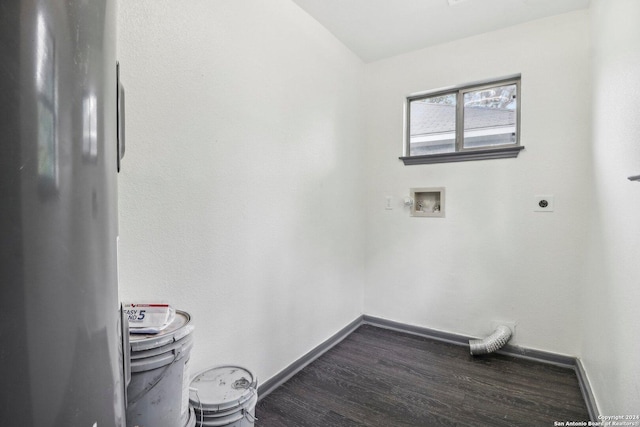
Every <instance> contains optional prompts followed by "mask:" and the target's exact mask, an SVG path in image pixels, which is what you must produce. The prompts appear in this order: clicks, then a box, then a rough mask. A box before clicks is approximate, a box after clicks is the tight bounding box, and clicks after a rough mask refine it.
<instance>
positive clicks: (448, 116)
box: [409, 93, 456, 156]
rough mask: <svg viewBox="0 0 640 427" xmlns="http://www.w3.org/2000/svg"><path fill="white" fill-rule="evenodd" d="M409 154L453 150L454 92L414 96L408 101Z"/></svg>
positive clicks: (450, 151)
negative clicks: (430, 95) (424, 96)
mask: <svg viewBox="0 0 640 427" xmlns="http://www.w3.org/2000/svg"><path fill="white" fill-rule="evenodd" d="M409 108H410V111H409V118H410V121H411V123H410V125H409V155H410V156H421V155H425V154H438V153H452V152H454V151H456V94H455V93H450V94H445V95H439V96H433V97H430V98H422V99H416V100H413V101H411V102H410V103H409Z"/></svg>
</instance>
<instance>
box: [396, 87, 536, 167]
mask: <svg viewBox="0 0 640 427" xmlns="http://www.w3.org/2000/svg"><path fill="white" fill-rule="evenodd" d="M520 82H521V78H520V75H514V76H509V77H503V78H499V79H493V80H487V81H483V82H477V83H471V84H465V85H460V86H454V87H451V88H446V89H440V90H435V91H429V92H422V93H419V94H414V95H410V96H408V97H407V98H406V104H405V132H404V156H403V157H400V160H402V161H403V162H404V164H405V165H416V164H429V163H448V162H461V161H470V160H486V159H502V158H512V157H517V156H518V154H519V153H520V151H521V150H522V149H524V147H523V146H522V145H520V135H521V125H520V123H521V120H520V110H521V84H520ZM507 85H516V101H517V103H516V126H515V142H514V143H509V144H500V145H494V146H489V145H487V146H479V147H467V148H465V147H464V101H463V100H464V94H465V93H468V92H476V91H479V90H483V89H491V88H494V87H498V86H507ZM442 95H456V125H455V151H454V152H449V153H438V154H423V155H413V156H411V155H410V152H411V150H410V143H411V132H410V130H411V108H410V106H411V102H413V101H417V100H420V99H425V98H432V97H436V96H442Z"/></svg>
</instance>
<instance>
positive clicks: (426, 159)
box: [399, 145, 524, 166]
mask: <svg viewBox="0 0 640 427" xmlns="http://www.w3.org/2000/svg"><path fill="white" fill-rule="evenodd" d="M523 149H524V146H522V145H519V146H517V147H506V148H491V149H487V150H475V151H459V152H456V153H442V154H428V155H425V156H409V157H399V159H400V160H402V161H403V162H404V164H405V166H410V165H427V164H431V163H452V162H468V161H471V160H490V159H510V158H513V157H518V154H520V150H523Z"/></svg>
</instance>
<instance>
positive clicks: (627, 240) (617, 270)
mask: <svg viewBox="0 0 640 427" xmlns="http://www.w3.org/2000/svg"><path fill="white" fill-rule="evenodd" d="M638 17H640V2H638V1H637V0H594V1H592V6H591V24H592V40H593V52H594V55H593V93H594V96H593V111H594V113H593V152H594V174H593V175H594V179H595V185H594V191H593V201H594V203H593V211H594V214H595V215H594V218H593V223H592V225H591V233H590V236H591V239H590V249H591V250H590V259H589V263H588V264H587V265H588V266H589V268H588V269H587V276H586V278H587V280H586V287H585V295H586V303H585V305H584V319H585V323H584V325H585V327H584V331H583V334H584V336H585V342H584V346H583V348H582V351H581V355H582V357H583V360H584V365H585V368H586V370H587V373H588V375H589V378H590V382H591V384H592V386H593V388H594V390H595V394H596V399H597V401H598V405H599V409H600V411H601V412H602V414H604V415H620V414H638V412H639V411H640V340H639V337H640V320H639V318H638V309H639V307H640V286H639V283H640V269H639V268H638V262H639V260H640V238H639V236H640V183H637V182H630V181H628V180H627V179H626V178H627V177H628V176H631V175H638V174H640V26H638V22H637V21H638Z"/></svg>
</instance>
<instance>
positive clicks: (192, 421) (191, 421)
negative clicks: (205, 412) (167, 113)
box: [185, 405, 196, 427]
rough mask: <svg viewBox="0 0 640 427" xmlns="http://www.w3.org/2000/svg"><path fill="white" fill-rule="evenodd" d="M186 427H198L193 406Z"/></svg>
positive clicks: (190, 407)
mask: <svg viewBox="0 0 640 427" xmlns="http://www.w3.org/2000/svg"><path fill="white" fill-rule="evenodd" d="M185 427H196V413H195V411H194V410H193V406H191V405H189V421H187V425H186V426H185Z"/></svg>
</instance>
